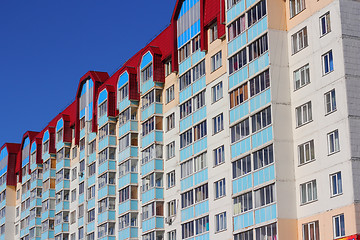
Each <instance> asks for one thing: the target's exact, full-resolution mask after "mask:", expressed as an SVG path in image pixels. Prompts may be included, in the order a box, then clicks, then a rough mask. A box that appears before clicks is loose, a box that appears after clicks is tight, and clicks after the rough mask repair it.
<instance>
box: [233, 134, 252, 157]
mask: <svg viewBox="0 0 360 240" xmlns="http://www.w3.org/2000/svg"><path fill="white" fill-rule="evenodd" d="M230 148H231V158H236V157H237V156H240V155H241V154H244V153H246V152H248V151H250V150H251V142H250V137H248V138H246V139H244V140H242V141H240V142H237V143H235V144H233V145H231V147H230Z"/></svg>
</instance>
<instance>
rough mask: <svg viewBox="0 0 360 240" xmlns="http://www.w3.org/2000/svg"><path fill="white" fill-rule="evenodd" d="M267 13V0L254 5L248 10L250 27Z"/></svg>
mask: <svg viewBox="0 0 360 240" xmlns="http://www.w3.org/2000/svg"><path fill="white" fill-rule="evenodd" d="M265 15H266V1H265V0H262V1H261V2H259V3H258V4H256V5H255V6H254V7H252V8H251V9H250V10H249V11H248V12H247V16H248V27H250V26H252V25H254V24H255V23H256V22H258V21H259V20H260V19H261V18H262V17H263V16H265Z"/></svg>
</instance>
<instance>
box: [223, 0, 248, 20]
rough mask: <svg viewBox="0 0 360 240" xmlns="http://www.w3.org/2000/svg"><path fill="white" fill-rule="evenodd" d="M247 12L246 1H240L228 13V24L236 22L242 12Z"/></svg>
mask: <svg viewBox="0 0 360 240" xmlns="http://www.w3.org/2000/svg"><path fill="white" fill-rule="evenodd" d="M244 11H245V0H240V1H239V2H238V3H237V4H236V5H235V6H233V7H232V8H230V9H229V10H228V11H227V13H226V20H227V23H229V22H231V21H232V20H234V19H235V18H236V17H237V16H239V15H240V14H241V13H242V12H244Z"/></svg>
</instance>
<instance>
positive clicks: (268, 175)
mask: <svg viewBox="0 0 360 240" xmlns="http://www.w3.org/2000/svg"><path fill="white" fill-rule="evenodd" d="M253 176H254V187H256V186H258V185H260V184H263V183H266V182H268V181H271V180H274V179H275V166H274V164H272V165H270V166H268V167H265V168H262V169H260V170H259V171H256V172H254V173H253Z"/></svg>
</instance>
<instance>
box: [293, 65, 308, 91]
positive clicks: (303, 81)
mask: <svg viewBox="0 0 360 240" xmlns="http://www.w3.org/2000/svg"><path fill="white" fill-rule="evenodd" d="M293 77H294V91H296V90H298V89H300V88H302V87H304V86H306V85H308V84H309V83H310V68H309V64H306V65H304V66H302V67H301V68H299V69H297V70H295V71H294V74H293Z"/></svg>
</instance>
